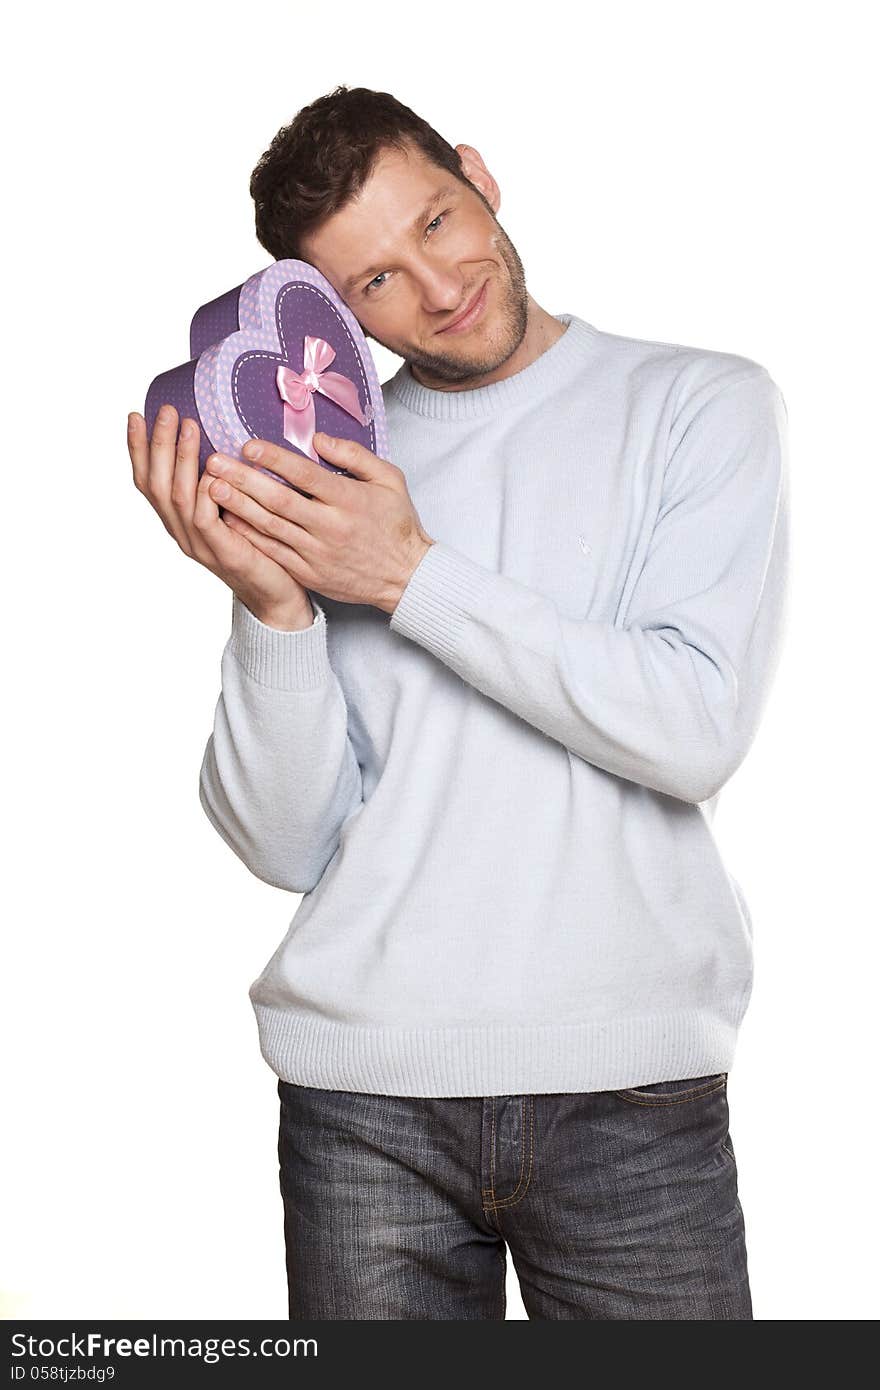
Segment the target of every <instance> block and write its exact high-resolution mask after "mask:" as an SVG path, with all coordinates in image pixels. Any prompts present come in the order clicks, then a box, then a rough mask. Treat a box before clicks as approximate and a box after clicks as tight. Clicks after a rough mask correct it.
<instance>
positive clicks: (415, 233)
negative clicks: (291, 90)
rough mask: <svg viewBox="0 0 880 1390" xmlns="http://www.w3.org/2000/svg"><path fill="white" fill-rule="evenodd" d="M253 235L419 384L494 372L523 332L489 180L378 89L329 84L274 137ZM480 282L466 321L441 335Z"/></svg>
mask: <svg viewBox="0 0 880 1390" xmlns="http://www.w3.org/2000/svg"><path fill="white" fill-rule="evenodd" d="M250 191H251V196H252V197H253V199H254V202H255V204H256V230H257V238H258V240H259V242H260V244H261V245H262V246H264V247H265V248H266V250H267V251H268V252H269V253H270V255H272V256H274V257H275V258H276V260H281V259H283V258H285V257H294V258H297V259H300V260H304V261H308V262H309V263H310V264H311V265H314V266H316V267H317V269H318V270H319V271H320V272H321V274H322V275H324V276H325V278H326V279H327V280H329V281H330V283H331V284H332V285H333V287H334V289H335V290H336V291H337V293H338V294H339V295H340V296H341V297H342V298H343V299H344V300H345V302H346V303H347V304H348V306H349V307H350V309H351V311H352V313H353V314H354V315H355V317H356V318H357V320H358V322H359V323H360V325H361V327H362V329H363V331H364V333H366V334H367V336H369V337H372V338H374V339H375V340H376V342H379V343H381V344H382V345H383V347H387V348H389V349H390V350H391V351H392V352H395V353H398V354H399V355H400V356H401V357H404V358H405V359H406V360H407V362H408V363H409V364H410V367H411V368H414V369H415V374H416V375H417V377H418V378H419V379H420V380H422V381H423V383H424V384H425V385H434V384H438V385H439V384H440V383H444V384H446V385H453V386H455V385H462V386H464V385H466V384H468V383H472V382H473V381H474V379H475V378H480V377H483V376H485V375H487V374H489V373H492V372H494V371H496V370H497V369H498V368H499V367H501V366H502V365H503V363H505V362H506V361H507V360H508V359H509V358H510V357H511V356H512V354H513V353H514V352H515V351H516V349H517V348H518V347H519V345H520V343H521V342H522V340H523V337H524V335H525V332H526V327H527V322H528V310H529V295H528V293H527V290H526V285H525V276H524V273H523V267H522V262H521V261H520V258H519V256H518V255H517V252H516V248H515V247H514V246H513V244H512V242H511V241H510V239H509V237H508V236H507V234H506V233H505V232H504V230H503V228H502V227H501V226H500V224H499V223H498V221H497V218H496V216H495V213H496V211H497V209H498V206H499V203H500V194H499V190H498V185H497V184H496V183H495V180H494V179H493V178H492V176H491V174H490V173H489V171H488V170H487V168H486V166H485V165H484V163H483V161H482V159H481V158H480V155H479V154H478V153H477V151H476V150H475V149H473V148H472V147H471V146H469V145H458V146H456V148H455V149H453V148H452V146H451V145H449V144H448V143H447V142H446V141H445V140H444V139H443V138H442V136H440V135H438V134H437V132H436V131H435V130H433V128H432V127H431V126H429V125H428V124H427V122H425V121H423V120H422V119H421V118H420V117H419V116H417V115H416V114H415V112H414V111H411V110H410V108H409V107H408V106H403V105H402V104H401V103H400V102H399V101H397V100H396V99H395V98H394V97H392V96H391V95H390V94H389V93H387V92H373V91H370V90H368V89H367V88H364V87H355V88H353V89H351V90H349V89H347V88H345V87H337V88H336V90H335V91H333V92H331V93H330V94H329V95H328V96H324V97H320V98H319V99H318V100H317V101H314V102H312V103H311V105H310V106H306V107H304V108H303V109H302V110H301V111H300V112H299V113H298V114H297V115H296V117H295V118H294V120H293V121H292V122H291V124H290V125H288V126H285V127H284V128H283V129H282V130H280V131H279V132H278V134H277V135H276V136H275V138H274V140H273V141H272V144H271V145H270V147H269V149H268V150H267V151H266V153H265V154H264V155H263V156H262V158H261V159H260V161H259V163H258V164H257V166H256V168H255V169H254V172H253V174H252V176H251V183H250ZM484 286H485V304H484V307H483V308H482V311H481V313H480V314H479V316H478V317H477V318H476V320H475V321H474V322H473V324H472V326H470V327H466V328H465V329H464V330H463V331H460V332H457V333H456V332H452V331H449V332H446V331H444V330H445V329H446V326H447V325H449V324H451V323H452V322H453V320H455V319H457V318H459V317H460V316H461V315H462V313H463V311H464V310H465V308H466V307H467V306H468V305H469V303H470V301H471V300H472V299H473V298H474V296H476V295H477V294H478V293H479V292H480V291H482V290H483V287H484Z"/></svg>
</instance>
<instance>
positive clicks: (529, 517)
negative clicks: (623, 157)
mask: <svg viewBox="0 0 880 1390" xmlns="http://www.w3.org/2000/svg"><path fill="white" fill-rule="evenodd" d="M556 317H557V319H558V320H559V321H560V322H561V323H564V324H566V325H567V327H566V331H565V332H564V333H563V334H562V336H561V337H560V338H559V339H558V340H557V341H556V342H555V343H553V345H552V346H551V347H550V348H549V349H547V350H546V351H545V352H544V353H543V354H542V355H541V356H540V357H538V358H537V359H536V360H535V361H534V362H532V363H531V364H530V365H529V366H528V367H526V368H525V369H524V370H523V371H520V372H518V373H517V374H515V375H514V376H512V377H508V378H507V379H506V380H503V381H498V382H494V383H492V384H490V385H488V386H483V387H479V388H477V389H475V390H470V391H435V390H429V389H427V388H426V387H423V386H421V385H419V383H418V382H417V381H416V380H415V379H414V377H413V376H412V373H411V372H410V371H409V368H408V367H407V365H406V364H405V363H404V365H403V366H402V367H401V368H400V370H399V371H398V372H397V373H396V375H395V376H393V377H392V378H391V379H390V380H389V381H387V382H385V383H384V385H383V393H384V397H385V403H386V407H387V413H388V422H389V428H390V439H391V449H390V457H391V461H392V462H394V463H396V464H397V465H398V466H399V467H400V468H402V469H403V471H404V473H405V475H406V479H407V484H408V487H409V491H410V495H411V496H412V499H413V502H414V504H415V506H416V509H417V511H418V513H419V516H420V517H421V520H422V525H423V526H424V528H425V530H426V532H427V534H428V535H429V536H432V537H434V538H435V542H436V543H435V544H434V545H432V546H431V547H430V549H429V550H428V551H427V553H426V554H425V556H424V558H423V559H422V560H421V561H420V563H419V565H418V567H417V568H416V570H415V571H414V573H413V575H412V577H411V579H410V581H409V583H408V585H407V587H406V589H405V591H404V593H403V597H402V598H401V600H400V602H399V604H398V606H397V608H396V609H395V610H394V612H393V613H392V614H391V616H390V617H389V615H388V614H387V613H384V612H382V611H381V610H379V609H377V608H372V607H369V606H365V605H357V604H344V603H338V602H336V601H331V600H329V599H326V598H324V597H323V596H322V595H320V594H315V595H312V601H313V604H314V605H315V610H316V618H315V622H314V624H313V626H312V627H310V628H307V629H305V630H303V631H300V632H282V631H278V630H275V629H272V628H269V627H267V626H265V625H264V624H263V623H261V622H259V621H258V620H257V619H256V618H255V617H254V616H253V614H252V613H250V612H249V610H248V609H247V608H246V607H244V605H243V604H241V603H240V602H239V601H238V600H237V599H235V598H233V604H232V632H231V636H230V639H229V641H228V643H227V645H226V647H225V650H224V652H223V656H222V664H221V682H222V689H221V694H220V696H219V699H218V702H217V706H216V710H215V717H214V728H213V733H212V734H211V736H210V738H209V740H208V744H207V747H206V749H205V754H204V759H203V762H202V767H201V773H200V797H201V802H202V805H203V807H204V810H205V812H206V814H207V816H208V818H209V819H210V821H211V823H212V824H213V826H214V827H215V829H216V830H217V831H218V833H219V834H220V835H221V836H222V837H223V839H224V840H225V842H226V843H227V844H228V845H229V846H230V848H231V849H232V850H234V852H235V853H236V854H237V855H238V856H239V858H240V859H241V860H242V861H243V862H244V863H245V864H246V865H247V867H248V869H249V870H250V871H251V873H253V874H255V875H256V876H257V877H258V878H260V879H263V880H264V881H266V882H267V883H271V884H274V885H276V886H278V887H281V888H285V889H288V890H289V891H290V892H291V893H301V894H303V897H302V900H301V902H300V903H299V904H298V905H297V908H296V911H295V913H294V915H293V918H292V920H291V922H290V926H289V929H288V931H287V934H286V936H285V937H284V939H283V941H282V942H281V944H280V945H279V946H278V948H277V950H276V951H275V953H274V954H273V955H272V957H271V959H270V960H269V961H268V962H267V964H266V966H265V968H264V970H263V971H262V973H261V975H260V976H259V978H258V979H256V980H255V981H254V982H253V984H252V985H251V987H250V999H251V1002H252V1004H253V1008H254V1011H255V1014H256V1020H257V1024H258V1028H259V1038H260V1047H261V1051H262V1055H263V1057H264V1058H265V1060H266V1062H267V1063H268V1065H269V1066H270V1067H271V1068H272V1070H273V1071H274V1072H276V1073H277V1075H278V1076H280V1077H283V1078H284V1079H285V1080H287V1081H291V1082H296V1083H299V1084H301V1085H306V1086H319V1087H329V1088H333V1089H339V1090H351V1091H366V1092H373V1093H383V1094H390V1095H408V1096H482V1095H503V1094H521V1093H541V1092H551V1091H595V1090H607V1089H612V1088H617V1087H627V1086H637V1085H640V1084H648V1083H650V1082H653V1081H664V1080H670V1079H674V1078H684V1077H690V1076H702V1075H704V1074H706V1073H714V1072H721V1071H728V1070H729V1069H730V1066H731V1063H732V1060H733V1056H734V1048H735V1044H736V1037H737V1030H738V1027H739V1024H740V1022H741V1020H742V1018H743V1015H744V1013H745V1010H746V1007H747V1004H748V1001H749V996H750V993H751V986H752V967H753V960H752V925H751V918H750V913H749V911H748V908H747V906H746V903H745V901H744V897H743V894H742V893H741V891H740V889H739V887H738V885H737V884H736V882H735V881H734V880H733V878H732V877H731V875H730V874H729V872H728V871H727V870H726V868H725V866H724V864H723V862H722V859H721V856H720V853H719V850H718V846H717V844H716V842H715V839H714V837H713V833H712V829H711V822H712V816H713V813H714V810H715V805H716V802H717V797H718V793H719V791H720V789H721V788H722V787H723V786H724V784H725V782H727V780H728V779H729V778H730V777H731V775H732V774H733V773H734V772H735V771H736V769H737V768H738V767H739V765H740V763H741V762H742V760H743V758H744V757H745V755H746V752H747V751H748V748H749V746H750V744H751V742H752V740H753V738H754V735H755V733H756V730H757V728H758V723H759V720H760V717H761V714H762V710H763V709H764V706H765V702H766V700H767V697H768V693H769V691H770V687H771V683H772V679H773V676H774V673H775V670H776V667H777V663H778V660H779V656H780V649H781V642H782V636H783V630H784V626H785V613H786V600H787V592H788V590H787V573H788V546H789V523H788V516H789V507H788V467H787V436H786V429H787V412H786V408H785V402H784V399H783V397H782V394H781V392H780V390H779V388H778V386H777V385H776V384H775V382H774V381H773V379H772V378H771V377H770V375H769V374H768V372H767V371H766V369H765V368H764V367H762V366H760V365H759V364H758V363H756V362H753V361H752V360H750V359H749V358H746V357H740V356H736V355H733V354H731V353H724V352H715V351H711V350H708V349H702V348H693V347H684V346H681V345H676V344H670V343H660V342H650V341H645V340H640V339H636V338H628V337H622V336H619V335H616V334H613V333H606V332H603V331H601V330H600V329H597V328H595V327H594V326H593V325H591V324H589V323H587V322H585V321H584V320H583V319H580V318H578V317H577V316H575V315H572V314H558V315H557V316H556Z"/></svg>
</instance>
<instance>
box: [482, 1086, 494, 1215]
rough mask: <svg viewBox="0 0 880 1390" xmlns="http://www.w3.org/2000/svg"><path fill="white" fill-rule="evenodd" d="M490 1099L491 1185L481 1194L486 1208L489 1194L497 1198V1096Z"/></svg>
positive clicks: (492, 1198) (492, 1197)
mask: <svg viewBox="0 0 880 1390" xmlns="http://www.w3.org/2000/svg"><path fill="white" fill-rule="evenodd" d="M490 1099H491V1101H492V1131H491V1138H490V1140H489V1186H488V1187H484V1188H483V1189H482V1192H481V1194H480V1195H481V1196H482V1198H483V1208H484V1209H485V1208H486V1207H487V1206H488V1203H487V1202H486V1196H487V1194H488V1196H489V1198H490V1199H491V1200H493V1201H494V1198H495V1097H494V1096H491V1097H490Z"/></svg>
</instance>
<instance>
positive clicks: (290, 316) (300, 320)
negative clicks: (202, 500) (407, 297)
mask: <svg viewBox="0 0 880 1390" xmlns="http://www.w3.org/2000/svg"><path fill="white" fill-rule="evenodd" d="M189 350H190V359H191V360H190V361H189V362H184V363H183V364H182V365H181V366H179V367H173V368H172V369H171V370H170V371H167V372H163V373H162V374H161V375H160V376H157V377H156V378H155V379H154V380H153V381H152V382H151V384H150V388H149V390H148V392H147V398H146V403H145V405H144V417H145V419H146V422H147V430H148V433H149V435H150V436H151V435H152V432H153V424H154V422H155V419H156V416H157V414H158V413H159V407H160V406H161V405H163V404H165V403H166V402H168V403H170V404H171V405H173V406H174V407H175V408H176V409H177V412H178V415H179V418H180V419H181V420H183V419H184V418H186V417H189V418H191V419H194V420H196V421H197V422H198V424H199V428H200V433H201V440H200V447H199V477H201V475H202V473H203V472H204V468H205V462H206V460H207V458H208V456H209V454H212V453H214V452H215V451H216V452H218V453H223V454H229V455H230V456H231V457H232V458H235V459H241V458H242V454H241V450H242V448H243V446H244V445H245V444H246V443H247V441H248V440H249V439H253V438H259V439H268V440H270V441H271V442H272V443H274V444H279V445H281V446H282V447H283V448H288V449H291V450H293V451H295V452H299V453H302V454H305V455H307V457H309V458H311V459H313V460H314V461H315V462H316V463H319V464H321V466H322V467H323V468H328V469H330V471H331V472H333V473H344V472H345V469H344V468H336V467H334V466H333V465H332V464H330V463H327V462H326V461H325V460H324V459H321V458H319V456H318V454H317V452H316V450H315V447H314V445H313V443H312V436H313V435H314V433H315V431H316V430H322V431H324V433H326V434H330V435H333V436H335V437H336V438H342V439H354V440H355V441H356V442H357V443H359V444H363V445H364V447H365V448H367V449H369V450H370V452H371V453H374V454H376V455H378V457H379V458H387V448H388V431H387V425H386V421H385V406H384V400H383V397H382V388H381V386H380V384H379V378H378V376H377V375H376V367H375V363H374V362H373V358H372V354H371V353H370V349H369V347H368V346H367V340H366V338H365V337H364V334H363V332H362V330H361V327H360V325H359V324H358V322H357V319H356V318H355V317H354V315H353V314H352V312H351V310H350V309H349V308H348V306H347V304H345V303H344V301H343V300H342V299H340V297H339V295H338V294H337V293H336V291H335V290H334V288H333V286H332V285H331V284H330V282H329V281H328V280H326V279H325V278H324V276H323V275H322V274H321V273H320V271H319V270H317V269H316V268H315V266H313V265H309V263H308V262H307V261H299V260H293V259H288V260H281V261H274V262H273V263H272V265H270V266H267V267H266V269H265V270H260V271H257V273H256V274H255V275H252V276H251V277H250V279H249V280H245V282H244V284H242V285H237V286H236V287H235V289H232V290H228V291H227V292H226V293H225V294H222V295H220V297H219V298H218V299H213V300H211V302H210V303H209V304H203V305H202V306H201V307H200V308H199V309H197V310H196V312H195V314H194V316H193V319H192V323H191V325H190V349H189ZM331 368H332V369H331ZM242 461H243V462H245V463H248V465H249V467H252V468H253V467H258V466H259V465H256V464H252V463H250V461H249V460H247V459H243V460H242ZM260 471H261V472H263V473H268V474H269V475H270V476H271V477H273V478H277V479H278V481H279V482H283V483H287V480H286V479H285V478H281V477H280V476H279V475H278V474H277V473H274V472H273V471H272V469H270V468H261V469H260ZM287 486H292V484H290V483H287ZM297 491H301V489H299V488H298V489H297Z"/></svg>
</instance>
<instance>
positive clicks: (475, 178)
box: [455, 145, 501, 212]
mask: <svg viewBox="0 0 880 1390" xmlns="http://www.w3.org/2000/svg"><path fill="white" fill-rule="evenodd" d="M455 151H456V154H457V155H458V156H459V158H460V159H461V163H462V171H463V173H464V176H465V178H466V179H468V180H469V181H470V182H471V183H472V184H473V185H474V187H475V188H478V189H479V190H480V192H481V193H482V195H483V197H484V198H485V199H486V202H487V203H488V204H489V206H490V207H491V209H492V211H493V212H497V211H498V209H499V208H500V206H501V189H500V188H499V187H498V185H497V183H496V182H495V180H494V179H493V177H492V175H491V174H490V173H489V170H488V169H487V168H486V166H485V164H484V163H483V159H482V156H481V154H480V152H479V150H475V149H474V147H473V145H456V147H455Z"/></svg>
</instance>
